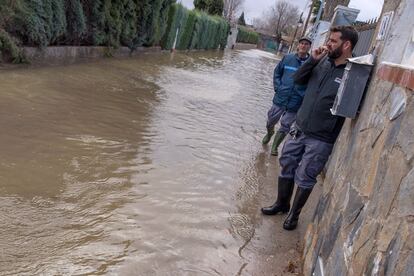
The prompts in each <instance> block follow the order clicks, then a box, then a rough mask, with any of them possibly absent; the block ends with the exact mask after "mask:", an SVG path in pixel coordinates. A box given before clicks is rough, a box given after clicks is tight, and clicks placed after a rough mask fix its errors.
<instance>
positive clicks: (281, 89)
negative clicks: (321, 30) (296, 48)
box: [273, 54, 309, 112]
mask: <svg viewBox="0 0 414 276" xmlns="http://www.w3.org/2000/svg"><path fill="white" fill-rule="evenodd" d="M308 57H309V56H308ZM308 57H306V58H305V59H300V58H299V56H298V55H296V54H290V55H286V56H284V57H283V59H282V60H281V61H280V62H279V64H278V65H277V66H276V69H275V71H274V74H273V86H274V90H275V96H274V97H273V103H274V104H275V105H277V106H279V107H281V108H284V109H286V110H287V111H291V112H297V111H298V109H299V107H300V106H301V104H302V100H303V97H304V96H305V90H306V85H298V84H295V83H294V81H293V75H294V73H295V72H296V71H297V70H298V68H299V67H300V66H301V65H302V64H303V63H304V62H305V61H306V60H307V59H308Z"/></svg>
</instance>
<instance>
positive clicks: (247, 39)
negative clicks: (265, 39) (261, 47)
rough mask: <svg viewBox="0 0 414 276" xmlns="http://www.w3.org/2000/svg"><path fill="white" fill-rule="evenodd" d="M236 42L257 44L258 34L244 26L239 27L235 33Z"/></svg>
mask: <svg viewBox="0 0 414 276" xmlns="http://www.w3.org/2000/svg"><path fill="white" fill-rule="evenodd" d="M237 42H241V43H249V44H257V43H258V42H259V34H258V33H256V32H253V31H250V30H248V29H247V28H245V27H239V32H238V34H237Z"/></svg>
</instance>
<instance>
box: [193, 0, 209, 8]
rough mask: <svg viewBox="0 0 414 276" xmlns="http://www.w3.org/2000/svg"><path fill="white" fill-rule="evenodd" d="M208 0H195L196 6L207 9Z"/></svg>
mask: <svg viewBox="0 0 414 276" xmlns="http://www.w3.org/2000/svg"><path fill="white" fill-rule="evenodd" d="M208 2H209V1H208V0H194V2H193V3H194V8H196V9H198V10H200V11H207V9H208V4H209V3H208Z"/></svg>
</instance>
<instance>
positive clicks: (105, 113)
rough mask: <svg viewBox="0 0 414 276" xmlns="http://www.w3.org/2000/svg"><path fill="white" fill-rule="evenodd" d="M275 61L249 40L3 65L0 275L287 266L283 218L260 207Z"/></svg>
mask: <svg viewBox="0 0 414 276" xmlns="http://www.w3.org/2000/svg"><path fill="white" fill-rule="evenodd" d="M277 62H278V60H277V59H276V58H275V56H274V55H272V54H268V53H265V52H261V51H258V50H249V51H233V52H201V53H190V54H181V53H175V54H174V55H171V54H170V53H148V54H143V55H142V56H139V57H137V58H131V59H107V60H99V61H94V62H90V63H83V64H75V65H69V66H52V67H41V68H18V69H13V70H0V83H1V85H0V112H1V115H0V125H1V128H2V131H1V135H0V153H1V154H0V220H1V226H0V248H1V251H0V275H85V274H87V275H103V274H110V275H264V274H262V273H263V272H262V271H261V269H263V267H264V263H266V262H269V267H270V268H271V269H272V267H273V268H274V267H275V265H276V264H278V263H279V265H283V266H286V263H285V262H284V261H283V262H282V264H280V261H279V262H278V260H270V259H269V256H273V255H272V254H274V253H275V252H273V251H274V250H276V249H275V246H273V247H272V246H271V243H272V239H275V237H274V235H275V234H276V233H277V232H276V231H281V230H280V229H279V228H281V225H280V224H281V221H282V218H263V217H262V216H261V215H260V213H259V209H260V207H261V206H262V204H268V203H272V202H271V201H272V200H273V199H274V196H275V188H274V187H275V186H274V184H275V183H273V182H275V179H276V176H277V170H278V165H277V162H276V159H275V158H271V157H270V156H269V149H268V148H263V147H262V145H261V144H260V141H261V138H262V135H264V126H265V120H266V112H267V109H268V108H269V107H270V105H271V99H272V97H273V88H272V77H273V68H274V66H275V64H276V63H277ZM270 185H272V186H270ZM264 187H266V188H264ZM264 196H265V197H266V199H264V198H263V197H264ZM266 227H267V228H269V229H270V230H269V231H268V232H269V233H271V235H270V234H269V235H267V234H266V233H267V232H266V231H267V230H266ZM276 227H277V228H278V229H277V230H276ZM304 227H305V226H304ZM271 229H274V232H273V230H271ZM260 233H262V234H260ZM263 233H265V234H263ZM298 233H299V232H293V233H283V235H284V236H283V239H289V237H291V238H292V239H293V240H294V239H296V238H299V236H298V235H299V234H298ZM289 235H290V236H289ZM263 251H266V252H263ZM270 251H272V252H270ZM283 254H284V255H286V254H287V255H288V254H297V253H296V251H295V252H290V253H288V252H283ZM261 255H265V256H266V257H263V256H261ZM295 256H296V255H295ZM269 275H274V274H269Z"/></svg>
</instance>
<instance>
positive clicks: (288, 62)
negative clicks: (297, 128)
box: [262, 38, 311, 155]
mask: <svg viewBox="0 0 414 276" xmlns="http://www.w3.org/2000/svg"><path fill="white" fill-rule="evenodd" d="M310 46H311V41H310V39H308V38H301V39H300V40H299V45H298V51H297V53H296V54H290V55H286V56H284V57H283V59H282V60H281V61H280V62H279V64H278V65H277V67H276V69H275V71H274V74H273V86H274V90H275V96H274V97H273V106H272V107H271V108H270V110H269V111H268V113H267V116H268V118H267V124H266V128H267V134H266V136H265V137H264V138H263V141H262V143H263V144H264V145H266V144H268V143H269V142H270V139H271V138H272V136H273V134H274V128H275V125H276V124H277V122H278V121H279V120H280V125H281V126H280V129H279V130H278V131H277V132H276V135H275V138H274V140H273V144H272V150H271V154H272V155H277V148H278V147H279V145H280V143H282V141H283V139H284V138H285V136H286V134H287V133H288V132H289V129H290V127H291V126H292V124H293V122H294V121H295V118H296V112H297V111H298V109H299V107H300V105H301V104H302V100H303V96H304V94H305V90H306V85H296V84H295V83H294V82H293V74H294V73H295V72H296V71H297V70H298V68H299V67H300V66H301V65H302V64H303V63H304V62H305V61H306V60H307V59H308V57H309V54H308V52H309V49H310Z"/></svg>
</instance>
